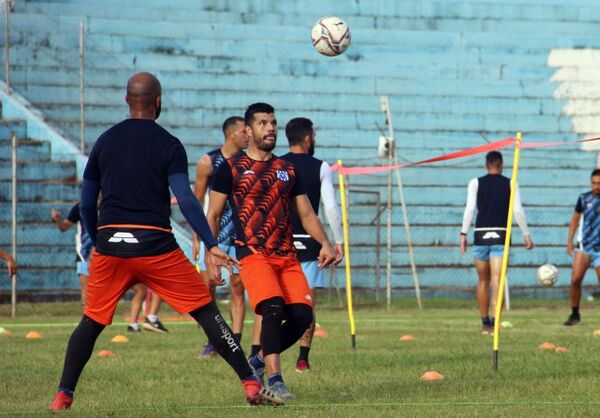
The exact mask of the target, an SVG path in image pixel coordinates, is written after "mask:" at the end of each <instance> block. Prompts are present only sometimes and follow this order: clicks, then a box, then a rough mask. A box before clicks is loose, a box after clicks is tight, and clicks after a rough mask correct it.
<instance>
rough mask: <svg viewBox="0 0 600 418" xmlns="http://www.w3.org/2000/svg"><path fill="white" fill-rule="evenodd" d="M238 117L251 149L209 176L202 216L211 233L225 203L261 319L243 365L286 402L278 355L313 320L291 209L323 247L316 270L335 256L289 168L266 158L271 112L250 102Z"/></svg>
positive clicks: (273, 126)
mask: <svg viewBox="0 0 600 418" xmlns="http://www.w3.org/2000/svg"><path fill="white" fill-rule="evenodd" d="M244 119H245V121H246V125H247V127H246V129H247V131H248V135H249V136H250V145H249V147H248V150H247V152H246V154H243V155H237V156H234V157H232V158H230V159H228V160H227V164H221V166H220V167H219V169H218V170H217V172H216V173H215V177H214V180H213V184H212V189H211V192H210V203H209V208H208V214H207V218H208V222H209V225H210V227H211V230H212V232H213V234H214V235H216V234H217V233H218V232H219V231H218V229H219V219H220V216H221V212H222V211H223V208H224V207H225V203H226V202H227V201H229V203H230V206H231V207H232V210H233V222H234V226H235V229H236V254H237V257H238V259H239V260H240V264H241V269H240V276H241V278H242V282H243V283H244V287H245V288H246V290H247V292H248V297H249V299H250V304H251V305H252V307H253V308H254V310H255V312H256V313H257V314H259V315H262V318H263V319H262V331H261V338H260V342H261V352H259V353H258V354H257V355H256V356H254V357H252V358H251V359H250V365H251V366H252V367H253V368H254V369H255V371H256V372H257V374H258V375H259V376H260V377H261V378H262V375H263V374H264V372H265V367H266V369H267V373H268V376H269V389H270V390H271V391H272V392H273V393H275V394H277V395H279V396H280V397H282V398H288V397H291V396H292V394H291V393H290V392H289V390H288V389H287V387H286V386H285V384H284V382H283V379H282V377H281V365H280V361H279V355H280V353H281V352H282V351H284V350H285V349H287V348H289V347H291V346H292V345H293V344H294V343H295V342H296V341H298V339H299V338H300V337H301V336H302V334H303V333H304V331H305V330H306V329H307V328H308V327H309V326H310V324H311V322H312V318H313V314H312V298H311V294H310V289H309V286H308V283H307V281H306V277H305V276H304V273H303V272H302V268H301V267H300V262H299V261H298V258H297V257H296V251H295V248H294V245H293V242H292V223H291V214H290V204H292V205H293V206H294V208H295V209H296V212H297V213H298V216H299V218H300V220H301V222H302V225H303V226H304V229H305V230H306V231H307V233H308V234H310V235H311V236H312V237H313V238H314V239H315V240H316V241H317V242H318V243H319V244H321V246H322V247H321V251H320V254H319V267H321V268H323V267H325V266H327V265H329V264H331V263H332V262H334V261H335V259H336V253H335V250H334V249H333V247H332V246H331V244H330V243H329V241H328V240H327V236H326V234H325V231H324V230H323V226H322V225H321V222H320V221H319V218H318V217H317V215H316V214H315V212H314V211H313V209H312V206H311V204H310V201H309V200H308V197H307V196H306V192H305V190H304V188H303V186H302V179H301V176H300V175H299V173H298V172H296V170H295V168H294V165H293V164H292V163H290V162H288V161H285V160H283V159H281V158H279V157H276V156H275V155H273V154H272V150H273V149H274V148H275V143H276V140H277V120H276V119H275V111H274V109H273V107H272V106H270V105H268V104H266V103H254V104H252V105H250V106H249V107H248V109H247V110H246V114H245V115H244ZM211 263H212V260H207V267H208V268H209V271H211V272H212V274H216V272H215V267H214V266H211ZM284 318H285V322H283V320H284Z"/></svg>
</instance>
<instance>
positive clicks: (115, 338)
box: [111, 335, 129, 343]
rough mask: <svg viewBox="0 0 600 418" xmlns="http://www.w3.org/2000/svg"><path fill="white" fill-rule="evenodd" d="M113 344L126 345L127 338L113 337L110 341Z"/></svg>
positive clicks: (122, 336) (121, 336)
mask: <svg viewBox="0 0 600 418" xmlns="http://www.w3.org/2000/svg"><path fill="white" fill-rule="evenodd" d="M111 341H112V342H113V343H128V342H129V338H127V337H126V336H124V335H115V337H114V338H113V339H112V340H111Z"/></svg>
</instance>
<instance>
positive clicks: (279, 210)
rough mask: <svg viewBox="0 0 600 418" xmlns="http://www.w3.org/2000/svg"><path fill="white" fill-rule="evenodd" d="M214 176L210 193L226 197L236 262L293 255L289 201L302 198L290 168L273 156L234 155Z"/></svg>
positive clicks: (288, 164) (298, 183) (299, 185)
mask: <svg viewBox="0 0 600 418" xmlns="http://www.w3.org/2000/svg"><path fill="white" fill-rule="evenodd" d="M227 163H228V164H221V166H220V167H219V169H218V170H217V171H216V172H215V174H214V178H213V183H212V190H213V191H216V192H219V193H223V194H226V195H228V196H229V198H228V199H229V203H230V205H231V208H232V209H233V223H234V226H235V230H236V241H235V242H236V248H237V255H238V258H243V257H244V256H246V255H248V254H251V253H260V254H264V255H272V254H275V255H286V254H289V253H290V252H295V249H294V245H293V240H292V223H291V215H290V199H291V198H293V197H295V196H298V195H302V194H305V192H304V189H303V188H302V184H301V181H300V179H299V177H298V173H296V170H295V169H294V165H293V164H292V163H290V162H288V161H285V160H283V159H281V158H279V157H277V156H275V155H274V156H273V157H272V158H271V159H270V160H268V161H256V160H253V159H251V158H250V157H248V155H246V154H240V155H236V156H234V157H232V158H230V159H228V160H227Z"/></svg>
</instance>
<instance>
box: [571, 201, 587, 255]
mask: <svg viewBox="0 0 600 418" xmlns="http://www.w3.org/2000/svg"><path fill="white" fill-rule="evenodd" d="M582 213H583V205H582V203H581V197H579V198H577V204H576V205H575V210H574V211H573V215H571V222H569V237H568V240H567V254H569V255H570V256H571V257H572V256H573V254H574V250H575V246H574V245H573V239H574V238H575V233H576V232H577V228H579V223H580V222H581V214H582Z"/></svg>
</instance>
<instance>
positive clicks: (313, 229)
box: [292, 194, 336, 268]
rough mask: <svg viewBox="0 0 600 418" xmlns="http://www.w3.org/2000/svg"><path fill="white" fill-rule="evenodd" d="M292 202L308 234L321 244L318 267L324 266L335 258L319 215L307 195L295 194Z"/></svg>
mask: <svg viewBox="0 0 600 418" xmlns="http://www.w3.org/2000/svg"><path fill="white" fill-rule="evenodd" d="M292 204H293V205H294V209H296V213H297V214H298V219H299V220H300V222H301V223H302V226H303V227H304V229H305V230H306V232H308V234H309V235H310V236H311V237H313V238H314V239H315V241H317V242H318V243H319V244H321V252H320V253H319V268H325V267H327V266H328V265H330V264H331V263H333V262H335V260H336V252H335V250H334V249H333V247H332V246H331V243H330V242H329V240H328V239H327V234H326V233H325V230H324V229H323V225H322V224H321V221H320V220H319V217H318V216H317V214H316V213H315V211H314V210H313V208H312V206H311V204H310V201H309V200H308V197H307V196H306V195H305V194H301V195H297V196H294V197H293V198H292Z"/></svg>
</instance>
